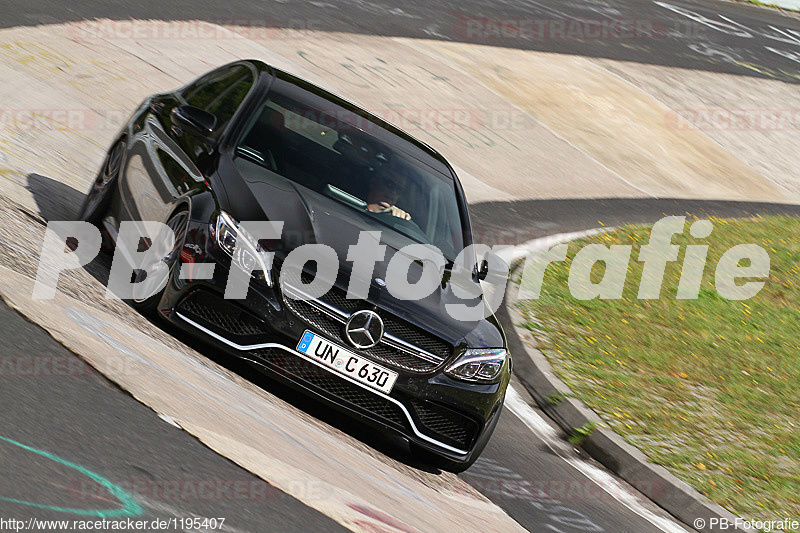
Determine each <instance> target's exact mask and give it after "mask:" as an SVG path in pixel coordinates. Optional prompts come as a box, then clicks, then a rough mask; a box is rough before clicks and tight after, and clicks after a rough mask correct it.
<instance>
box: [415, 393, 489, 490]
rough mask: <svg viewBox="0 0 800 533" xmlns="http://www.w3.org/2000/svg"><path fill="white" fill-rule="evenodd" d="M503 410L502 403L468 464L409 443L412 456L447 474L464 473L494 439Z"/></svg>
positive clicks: (474, 449)
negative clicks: (492, 438)
mask: <svg viewBox="0 0 800 533" xmlns="http://www.w3.org/2000/svg"><path fill="white" fill-rule="evenodd" d="M502 410H503V405H502V403H501V404H500V407H498V408H497V412H496V413H495V415H494V418H492V420H491V422H489V427H487V428H486V431H484V433H483V435H481V440H480V441H479V442H478V443H477V444H476V445H475V448H473V450H472V455H470V458H469V460H468V461H467V462H465V463H460V462H458V461H452V460H450V459H447V458H446V457H442V456H441V455H439V454H436V453H434V452H432V451H429V450H427V449H425V448H423V447H422V446H419V445H418V444H415V443H413V442H409V443H408V446H409V448H410V449H411V456H412V457H414V459H417V460H418V461H419V462H421V463H424V464H426V465H428V466H432V467H434V468H438V469H439V470H443V471H445V472H452V473H454V474H460V473H461V472H464V471H465V470H467V469H468V468H469V467H471V466H472V465H473V464H475V461H477V460H478V459H479V458H480V456H481V454H482V453H483V450H484V448H486V445H487V444H488V443H489V439H491V437H492V433H494V429H495V428H496V427H497V421H498V420H500V412H501V411H502Z"/></svg>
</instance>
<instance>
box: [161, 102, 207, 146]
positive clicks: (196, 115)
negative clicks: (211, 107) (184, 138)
mask: <svg viewBox="0 0 800 533" xmlns="http://www.w3.org/2000/svg"><path fill="white" fill-rule="evenodd" d="M170 118H171V119H172V131H173V132H174V133H175V134H177V135H181V134H182V133H183V131H187V132H189V133H191V134H192V135H196V136H198V137H201V138H203V139H205V138H207V137H209V136H210V135H211V134H212V133H213V132H214V128H215V127H216V126H217V117H215V116H214V115H213V114H211V113H209V112H208V111H205V110H203V109H200V108H199V107H194V106H190V105H182V106H178V107H176V108H174V109H173V110H172V113H170ZM176 130H177V131H176Z"/></svg>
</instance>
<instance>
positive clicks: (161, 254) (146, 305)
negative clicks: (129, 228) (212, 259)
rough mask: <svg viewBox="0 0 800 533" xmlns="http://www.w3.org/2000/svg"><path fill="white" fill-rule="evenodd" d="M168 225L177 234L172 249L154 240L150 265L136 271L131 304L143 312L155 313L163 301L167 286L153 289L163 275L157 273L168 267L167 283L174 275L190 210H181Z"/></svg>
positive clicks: (184, 238) (160, 281)
mask: <svg viewBox="0 0 800 533" xmlns="http://www.w3.org/2000/svg"><path fill="white" fill-rule="evenodd" d="M167 226H168V227H169V228H170V229H171V230H172V232H173V233H174V234H175V243H174V245H173V246H172V248H171V249H166V248H165V245H164V242H153V244H152V245H151V250H152V255H151V256H150V257H152V258H153V260H152V262H151V263H150V265H149V266H147V267H146V268H143V269H138V270H136V271H135V274H134V276H133V281H134V282H135V285H134V286H133V299H132V300H131V305H133V307H134V308H135V309H136V310H138V311H139V312H140V313H142V314H150V313H154V312H155V311H156V309H157V308H158V304H159V303H160V302H161V297H162V296H163V294H164V291H165V290H166V286H165V287H164V288H162V289H160V290H158V291H157V292H155V294H154V293H153V291H154V290H155V289H156V287H157V286H158V284H159V283H163V277H162V276H159V275H157V272H158V270H159V269H166V273H167V274H166V276H167V283H169V280H170V278H171V277H172V274H173V270H174V269H175V267H176V265H179V264H180V261H179V258H180V254H181V249H182V248H183V243H184V241H185V240H186V229H187V227H188V226H189V211H179V212H177V213H175V214H174V215H172V217H171V218H170V219H169V221H167Z"/></svg>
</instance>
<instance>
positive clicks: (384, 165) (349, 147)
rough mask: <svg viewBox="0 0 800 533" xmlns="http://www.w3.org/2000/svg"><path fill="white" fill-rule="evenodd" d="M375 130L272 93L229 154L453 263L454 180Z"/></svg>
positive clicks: (459, 238)
mask: <svg viewBox="0 0 800 533" xmlns="http://www.w3.org/2000/svg"><path fill="white" fill-rule="evenodd" d="M354 119H357V120H354ZM353 124H357V125H358V127H357V126H355V125H353ZM377 127H379V126H378V125H377V124H376V123H374V122H369V121H366V120H365V119H364V118H363V117H360V116H358V115H355V114H354V113H352V112H350V111H347V110H345V109H343V108H341V111H339V110H337V111H335V112H332V111H330V110H327V111H321V110H318V109H312V108H310V107H309V106H308V105H304V104H303V105H301V104H299V103H298V102H296V101H293V100H291V99H289V98H287V97H284V96H282V95H272V96H270V97H269V98H268V99H267V100H266V101H265V102H264V103H263V104H262V106H261V107H260V108H259V109H258V111H257V112H256V114H255V116H254V117H253V119H252V120H251V122H250V123H249V124H248V125H247V127H246V129H245V131H244V134H243V135H242V137H241V141H240V143H239V145H238V146H237V148H236V154H237V156H239V157H244V158H247V159H249V160H250V161H251V162H254V163H257V164H258V165H260V166H261V167H263V168H265V169H266V170H268V171H271V172H275V173H278V174H280V175H281V176H283V177H285V178H287V179H289V180H291V181H293V182H295V183H298V184H300V185H303V186H305V187H308V188H309V189H312V190H314V191H316V192H318V193H320V194H323V195H325V196H327V197H329V198H332V199H334V200H336V201H338V202H340V203H341V204H343V205H345V206H347V207H349V208H350V209H354V210H357V211H360V212H361V213H363V214H364V215H365V216H368V217H371V218H373V219H375V220H377V221H378V222H379V223H380V224H382V225H383V226H385V227H387V228H390V229H392V230H394V231H397V232H399V233H402V234H403V235H405V236H406V237H409V238H411V239H413V240H414V241H417V242H420V243H423V244H432V245H433V246H436V247H437V248H438V249H439V250H440V251H441V252H442V253H443V254H444V256H445V257H446V258H447V259H450V260H453V259H454V258H455V256H456V255H457V254H458V252H460V251H461V248H462V247H463V234H464V233H463V231H462V226H461V216H460V211H459V206H458V201H457V196H456V191H455V184H454V182H453V179H452V178H451V177H449V176H444V175H442V174H441V173H439V172H438V171H436V170H433V169H431V168H429V167H428V166H427V165H425V164H424V163H422V162H420V161H418V160H417V159H415V158H413V157H411V156H409V155H407V154H405V153H404V152H402V151H400V150H396V149H393V148H391V147H389V146H387V145H386V144H384V143H382V142H380V141H379V140H378V139H377V137H376V136H373V135H370V134H369V133H368V132H369V131H370V128H377ZM384 131H385V130H384Z"/></svg>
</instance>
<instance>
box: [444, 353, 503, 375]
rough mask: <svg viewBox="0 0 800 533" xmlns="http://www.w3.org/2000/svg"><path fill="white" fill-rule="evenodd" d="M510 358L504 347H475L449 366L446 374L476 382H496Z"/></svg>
mask: <svg viewBox="0 0 800 533" xmlns="http://www.w3.org/2000/svg"><path fill="white" fill-rule="evenodd" d="M507 359H508V352H507V351H506V350H504V349H503V348H474V349H469V350H467V351H466V352H464V355H462V356H461V357H459V358H458V360H457V361H456V362H455V363H453V364H452V365H450V366H449V367H447V370H445V371H444V372H445V374H447V375H448V376H450V377H452V378H456V379H461V380H464V381H474V382H476V383H494V382H495V381H497V378H498V377H499V376H500V372H501V371H502V370H503V365H505V363H506V360H507Z"/></svg>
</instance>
